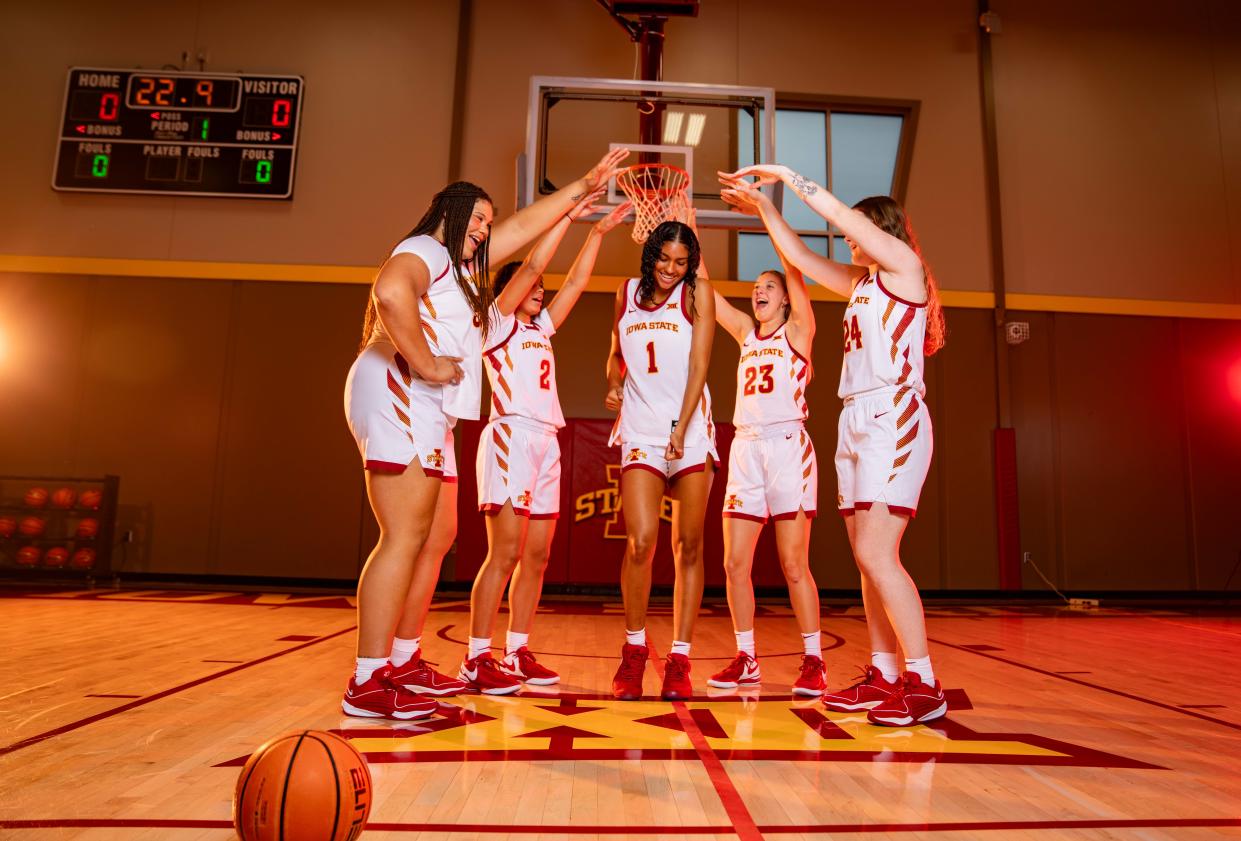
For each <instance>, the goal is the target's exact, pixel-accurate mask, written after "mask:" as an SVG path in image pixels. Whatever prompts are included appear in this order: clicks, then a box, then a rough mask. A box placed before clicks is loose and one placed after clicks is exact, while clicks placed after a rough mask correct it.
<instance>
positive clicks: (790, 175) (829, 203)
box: [734, 164, 926, 301]
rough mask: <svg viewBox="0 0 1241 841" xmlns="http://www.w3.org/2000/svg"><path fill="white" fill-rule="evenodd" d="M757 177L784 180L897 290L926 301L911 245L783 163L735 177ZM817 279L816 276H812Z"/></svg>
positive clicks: (765, 180) (763, 181)
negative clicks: (874, 263) (872, 261)
mask: <svg viewBox="0 0 1241 841" xmlns="http://www.w3.org/2000/svg"><path fill="white" fill-rule="evenodd" d="M747 175H753V176H756V177H757V178H758V181H757V182H756V183H757V184H773V183H775V182H776V181H783V182H784V183H785V184H787V185H788V186H789V187H791V188H792V189H793V191H794V192H796V193H797V195H799V196H800V197H801V200H802V201H804V202H805V203H806V205H807V206H808V207H809V208H810V209H811V210H813V211H814V212H815V213H817V214H819V215H820V216H822V217H823V218H824V219H826V220H827V221H829V222H831V223H832V224H833V225H835V226H836V227H837V228H839V229H840V230H841V231H843V232H844V235H845V236H847V237H848V238H849V239H851V240H853V241H854V242H856V243H857V245H858V247H859V248H861V249H862V250H863V251H865V252H866V253H867V254H868V255H870V257H871V259H872V260H874V261H875V262H876V263H878V264H879V268H880V269H881V270H883V271H884V272H885V273H886V274H887V275H888V276H889V278H890V279H891V281H892V284H893V285H894V286H895V287H897V288H895V289H893V291H894V292H897V293H898V294H900V295H901V296H902V297H905V296H908V297H909V300H912V301H921V300H925V299H926V287H925V276H924V271H923V268H922V258H921V257H919V256H918V254H917V252H915V251H914V250H913V249H912V248H911V247H910V246H909V245H908V244H907V243H905V242H904V241H902V240H901V239H899V238H897V237H894V236H892V235H891V234H889V233H888V232H887V231H884V230H881V229H880V228H879V226H877V225H876V224H875V223H874V222H872V221H870V219H869V218H868V217H867V216H866V214H864V213H862V212H861V211H859V210H854V209H853V208H851V207H849V206H848V205H846V204H845V203H844V202H842V201H841V200H840V199H838V198H836V197H835V196H834V195H832V194H831V193H829V192H828V191H827V190H826V189H824V188H823V187H822V186H821V185H819V184H816V183H815V182H813V181H811V180H810V179H808V178H805V177H803V176H801V175H799V174H798V173H796V172H794V171H793V170H791V169H789V168H788V167H787V166H781V165H779V164H761V165H759V166H748V167H745V168H744V169H739V170H737V172H736V173H734V176H735V177H738V178H743V177H745V176H747ZM812 276H813V275H812Z"/></svg>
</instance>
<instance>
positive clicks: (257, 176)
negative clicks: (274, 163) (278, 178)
mask: <svg viewBox="0 0 1241 841" xmlns="http://www.w3.org/2000/svg"><path fill="white" fill-rule="evenodd" d="M254 180H255V181H257V182H258V183H260V184H270V183H271V161H259V162H258V166H256V167H255V168H254Z"/></svg>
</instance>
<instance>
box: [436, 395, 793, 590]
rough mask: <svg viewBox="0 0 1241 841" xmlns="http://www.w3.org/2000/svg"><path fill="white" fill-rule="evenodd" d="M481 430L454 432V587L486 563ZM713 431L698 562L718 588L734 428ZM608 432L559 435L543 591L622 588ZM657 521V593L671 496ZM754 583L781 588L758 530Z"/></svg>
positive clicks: (668, 560) (667, 552) (577, 425)
mask: <svg viewBox="0 0 1241 841" xmlns="http://www.w3.org/2000/svg"><path fill="white" fill-rule="evenodd" d="M483 426H484V424H483V423H481V422H478V421H473V422H469V421H463V422H461V423H459V424H458V425H457V441H458V443H459V447H460V450H459V451H460V454H461V459H460V462H459V464H458V470H459V472H460V475H461V479H460V484H459V491H458V493H459V496H458V525H457V559H456V574H455V578H456V580H458V581H472V580H473V579H474V576H475V574H476V573H477V572H478V569H479V567H480V566H482V563H483V559H484V558H485V557H486V555H487V531H486V523H485V522H484V520H485V518H484V517H483V515H482V514H480V513H479V511H478V489H477V485H476V483H475V477H474V462H475V459H476V457H477V452H478V438H479V435H480V433H481V431H482V428H483ZM715 430H716V440H717V445H718V449H719V452H720V458H721V462H720V464H719V465H718V466H717V469H716V471H715V480H714V481H713V482H712V485H711V496H710V499H709V501H708V503H707V516H706V521H705V522H704V523H703V562H704V565H705V573H706V575H705V577H706V583H707V586H713V587H722V586H723V585H724V541H723V532H722V526H721V522H722V519H721V517H720V511H721V510H722V507H723V504H724V488H725V485H726V484H727V476H728V450H729V448H730V446H731V445H732V439H733V427H732V424H716V427H715ZM611 431H612V421H610V420H590V419H570V420H569V421H568V423H567V425H566V426H565V428H564V429H562V430H561V431H560V452H561V489H560V519H559V520H558V521H557V523H556V537H555V540H553V541H552V556H551V559H550V561H549V562H548V566H547V574H546V576H545V577H544V582H545V583H547V584H579V585H592V584H593V585H609V584H617V583H618V582H619V580H620V566H621V559H622V557H623V556H624V554H625V517H624V511H623V510H622V507H621V498H620V473H621V464H620V448H619V447H609V446H608V435H609V434H610V433H611ZM660 521H661V522H660V527H659V543H658V548H657V550H656V552H655V561H654V568H653V569H652V581H653V583H654V584H656V585H664V586H671V584H672V582H673V563H672V542H671V521H672V499H671V497H669V496H665V497H664V501H663V510H662V513H661V516H660ZM753 579H754V584H755V585H756V586H759V587H778V586H782V585H783V584H784V576H783V575H781V573H780V564H779V560H778V558H777V556H776V550H775V540H774V537H773V534H772V529H771V528H767V529H764V531H763V536H762V538H761V539H760V540H759V543H758V549H757V551H756V553H755V561H754V571H753Z"/></svg>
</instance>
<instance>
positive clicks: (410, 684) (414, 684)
mask: <svg viewBox="0 0 1241 841" xmlns="http://www.w3.org/2000/svg"><path fill="white" fill-rule="evenodd" d="M390 677H391V679H392V682H393V683H398V684H400V685H401V686H404V687H405V688H406V689H408V690H409V691H410V692H416V693H417V694H419V695H435V696H437V697H443V696H445V695H458V694H460V693H462V692H464V691H465V690H467V689H469V688H470V686H469V684H468V683H466V682H465V681H463V680H457V679H456V678H454V677H449V676H448V675H444V674H440V673H439V672H437V671H435V669H433V668H431V664H430V663H428V662H427V661H426V660H423V659H422V651H421V650H419V651H415V652H414V656H413V657H411V658H410V659H409V662H407V663H404V664H402V665H400V666H393V667H392V674H391V675H390Z"/></svg>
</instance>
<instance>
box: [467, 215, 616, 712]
mask: <svg viewBox="0 0 1241 841" xmlns="http://www.w3.org/2000/svg"><path fill="white" fill-rule="evenodd" d="M592 198H594V197H593V196H592ZM593 209H594V208H593V205H592V204H591V202H590V201H589V200H587V201H583V203H582V204H580V205H578V206H577V207H575V208H574V209H573V210H571V211H570V212H569V213H567V214H566V215H565V216H564V218H562V219H561V220H560V221H559V222H557V223H556V224H555V225H554V226H553V227H552V229H551V231H549V232H548V233H547V235H546V236H544V237H543V239H542V240H540V241H539V244H538V245H537V246H536V247H535V248H534V249H533V250H532V251H531V252H530V254H529V255H528V256H527V257H526V259H525V261H524V262H522V263H516V262H513V263H509V264H507V265H505V266H504V267H502V268H501V269H500V271H499V272H497V273H496V278H495V284H494V289H495V293H496V296H497V298H498V299H504V298H505V297H506V296H508V295H509V294H510V292H511V291H512V290H514V289H529V290H530V291H529V293H528V294H526V295H525V297H524V299H523V300H521V302H520V303H519V304H518V305H517V308H516V310H515V311H514V312H513V314H512V315H510V316H501V317H500V318H499V319H497V321H496V323H495V324H494V325H493V327H492V330H491V338H490V340H489V343H490V347H488V348H487V349H486V350H485V351H484V352H483V370H485V371H486V372H487V377H488V380H489V382H490V385H491V418H490V421H489V422H488V424H487V426H486V427H485V428H484V429H483V432H482V437H481V439H480V441H479V446H478V461H477V467H476V469H477V477H478V507H479V510H480V511H482V512H483V513H484V514H485V515H486V521H487V558H486V560H485V561H484V562H483V565H482V567H481V568H480V569H479V571H478V575H477V576H476V577H475V579H474V587H473V590H472V591H471V593H470V639H469V643H468V646H469V650H468V652H467V654H466V658H465V660H464V662H462V664H461V670H460V672H459V675H458V676H459V677H460V678H461V679H462V680H464V681H466V682H467V683H468V684H469V685H470V686H471V688H474V689H477V690H479V691H480V692H484V693H486V694H488V695H505V694H508V693H510V692H516V691H517V690H518V689H520V688H521V685H522V683H530V684H534V685H537V686H547V685H550V684H554V683H558V682H559V681H560V676H559V675H558V674H556V672H554V671H552V670H551V669H549V668H547V667H546V666H544V665H542V664H541V663H539V662H538V661H537V660H536V659H535V657H534V655H533V654H532V653H531V652H530V649H529V647H528V645H527V643H528V642H529V638H530V625H531V623H532V622H533V621H534V612H535V609H536V608H537V607H538V603H539V596H540V594H541V593H542V589H543V571H544V570H545V569H546V568H547V560H548V556H549V555H550V552H551V545H552V536H553V534H554V533H555V528H556V519H557V517H559V516H560V444H559V442H558V441H557V440H556V433H557V431H558V430H559V429H560V428H561V427H563V426H564V414H563V413H562V412H561V410H560V398H559V396H558V394H557V391H556V358H555V356H554V355H553V354H552V345H551V337H552V335H554V334H555V332H556V331H557V330H559V329H560V326H561V325H562V324H564V322H565V319H566V318H568V317H569V313H570V311H572V309H573V306H574V304H576V303H577V300H578V298H579V297H580V296H581V294H582V291H583V290H584V289H585V288H586V283H587V282H588V281H589V280H590V274H591V272H592V271H593V270H594V267H595V258H596V257H597V256H598V254H599V245H600V243H601V242H602V241H603V237H604V235H605V234H607V233H608V231H610V230H612V229H613V228H615V227H616V226H617V225H618V224H620V221H621V219H623V218H624V216H625V214H626V213H628V212H629V205H628V203H625V204H622V205H620V206H619V207H617V208H616V209H614V210H613V211H612V212H611V213H609V214H608V215H607V216H605V217H604V218H603V219H602V220H601V221H600V222H599V223H597V224H596V225H595V226H594V227H593V228H591V231H590V233H589V234H588V235H587V237H586V242H585V243H584V244H583V246H582V250H581V251H580V252H579V253H578V255H577V259H576V260H575V261H574V262H573V266H572V267H571V268H570V269H569V274H568V275H567V276H566V278H565V284H564V286H563V287H562V288H561V289H560V291H559V292H558V293H557V294H556V296H555V297H554V298H553V299H552V301H551V303H550V304H548V306H547V307H544V306H543V297H544V291H543V279H542V274H543V270H544V269H545V268H546V267H547V264H548V262H549V261H550V260H551V258H552V256H553V255H554V254H555V252H556V248H557V246H558V245H559V244H560V240H561V238H562V237H563V236H564V234H565V232H566V231H567V230H568V228H569V224H570V223H571V222H572V221H573V220H576V219H578V218H580V217H582V216H585V215H587V214H589V213H591V212H592V211H593ZM500 309H501V310H503V309H504V307H501V308H500ZM510 579H512V584H511V585H509V580H510ZM505 586H509V600H508V605H509V628H508V636H507V638H506V641H505V656H504V659H503V660H501V661H499V662H498V663H497V662H496V660H495V659H494V658H493V657H492V656H491V632H492V627H493V626H494V624H495V618H496V612H497V610H499V606H500V599H501V597H502V596H503V595H504V588H505Z"/></svg>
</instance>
